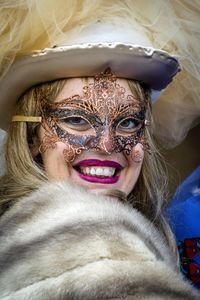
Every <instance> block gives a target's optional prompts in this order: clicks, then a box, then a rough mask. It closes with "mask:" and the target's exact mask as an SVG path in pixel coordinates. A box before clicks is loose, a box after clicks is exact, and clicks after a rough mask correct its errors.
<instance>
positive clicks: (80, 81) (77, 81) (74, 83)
mask: <svg viewBox="0 0 200 300" xmlns="http://www.w3.org/2000/svg"><path fill="white" fill-rule="evenodd" d="M105 80H106V79H105ZM93 83H94V77H88V78H70V79H67V80H66V83H65V85H64V87H63V89H62V90H61V91H60V93H59V94H58V96H57V97H56V102H59V101H62V100H63V99H66V98H69V97H71V96H74V95H79V96H83V87H84V86H86V85H88V84H93ZM116 84H117V85H120V87H123V88H124V89H125V95H133V96H136V95H134V94H133V92H132V91H131V89H130V87H129V84H128V82H127V80H126V79H122V78H117V80H116ZM123 101H124V100H123Z"/></svg>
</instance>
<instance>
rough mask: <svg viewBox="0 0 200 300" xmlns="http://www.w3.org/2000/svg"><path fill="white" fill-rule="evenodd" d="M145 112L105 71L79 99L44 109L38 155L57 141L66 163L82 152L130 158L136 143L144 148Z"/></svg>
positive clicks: (72, 97)
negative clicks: (63, 146) (124, 155)
mask: <svg viewBox="0 0 200 300" xmlns="http://www.w3.org/2000/svg"><path fill="white" fill-rule="evenodd" d="M145 111H146V104H145V103H144V102H142V101H141V100H138V99H136V98H135V97H134V96H133V95H127V93H126V90H125V88H124V87H122V86H120V85H119V83H118V82H117V78H116V77H115V76H114V75H113V74H112V72H111V70H110V69H107V70H106V71H105V72H103V73H100V74H99V75H97V76H95V77H94V81H93V82H91V83H88V84H86V85H85V86H83V93H82V95H73V96H71V97H69V98H66V99H63V100H61V101H59V102H54V103H50V104H46V105H44V107H43V108H42V112H41V113H42V120H43V123H42V124H43V127H44V128H45V132H46V133H45V137H44V139H43V141H42V144H41V151H45V150H46V149H47V148H55V147H56V143H57V142H58V141H60V142H63V143H64V144H65V146H66V148H65V150H64V152H63V153H64V157H65V160H66V162H67V163H68V162H72V161H73V160H74V159H75V157H76V155H78V154H80V153H81V152H82V151H83V150H88V151H104V152H105V153H107V154H111V153H113V152H122V151H124V152H125V153H126V154H127V155H129V154H130V153H131V151H132V149H133V147H134V146H135V145H136V144H137V143H141V144H143V145H144V144H145V139H144V128H145Z"/></svg>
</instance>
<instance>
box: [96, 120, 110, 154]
mask: <svg viewBox="0 0 200 300" xmlns="http://www.w3.org/2000/svg"><path fill="white" fill-rule="evenodd" d="M99 148H100V149H101V150H103V151H104V152H106V153H107V154H111V153H112V152H113V151H114V133H113V131H112V130H111V128H110V125H109V124H108V122H107V118H106V122H105V126H104V128H103V130H102V133H101V137H100V143H99Z"/></svg>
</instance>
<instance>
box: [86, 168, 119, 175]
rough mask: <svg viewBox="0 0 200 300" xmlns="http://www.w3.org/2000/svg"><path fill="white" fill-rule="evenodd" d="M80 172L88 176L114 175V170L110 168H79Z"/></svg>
mask: <svg viewBox="0 0 200 300" xmlns="http://www.w3.org/2000/svg"><path fill="white" fill-rule="evenodd" d="M80 170H81V172H82V173H83V174H87V175H90V176H104V177H112V176H113V175H114V173H115V168H111V167H101V168H99V167H81V168H80Z"/></svg>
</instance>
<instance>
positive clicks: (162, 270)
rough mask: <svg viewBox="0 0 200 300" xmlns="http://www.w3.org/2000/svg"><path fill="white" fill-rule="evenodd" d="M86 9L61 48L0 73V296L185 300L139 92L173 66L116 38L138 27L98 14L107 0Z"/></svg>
mask: <svg viewBox="0 0 200 300" xmlns="http://www.w3.org/2000/svg"><path fill="white" fill-rule="evenodd" d="M119 3H120V5H119ZM119 3H118V5H119V6H118V12H119V11H121V8H122V7H123V8H124V9H126V11H127V8H128V6H127V3H125V4H122V3H121V2H119ZM84 4H85V3H84V2H83V3H82V7H81V5H80V4H79V5H80V6H78V9H79V13H82V14H83V15H84V14H85V11H84V9H85V6H84ZM97 6H98V5H97ZM33 8H35V7H33ZM98 8H101V9H102V11H100V12H99V15H98V19H96V20H95V19H93V20H92V21H91V24H90V25H89V26H88V19H87V18H86V20H87V21H85V23H82V24H81V25H82V26H83V25H84V26H85V27H84V26H83V27H84V28H83V30H81V26H80V23H79V24H78V26H77V29H78V30H80V34H78V33H77V32H76V34H75V35H74V36H73V35H72V38H71V39H68V41H67V45H66V46H55V47H53V48H51V49H46V50H42V51H38V52H35V53H34V54H33V55H28V56H27V57H25V58H22V59H21V60H18V61H17V62H16V63H14V64H13V65H12V66H10V68H9V70H8V72H7V73H6V74H5V75H4V77H3V78H2V80H1V104H2V110H1V112H3V111H4V112H3V113H2V123H1V124H2V125H1V126H2V127H3V128H6V126H7V124H8V120H9V116H10V115H11V114H12V122H11V124H10V127H9V132H8V140H7V150H6V161H7V174H6V175H5V176H4V177H3V178H2V180H1V199H2V205H1V207H2V208H1V213H2V217H1V241H0V244H1V248H0V253H1V258H2V260H1V262H0V265H1V277H0V290H1V291H2V296H1V297H2V299H107V298H113V299H116V298H128V297H130V299H155V298H156V297H157V298H158V299H170V298H171V299H188V298H189V297H190V296H191V295H192V297H193V298H194V299H195V298H197V297H198V295H197V293H196V292H195V291H194V290H193V288H192V287H191V286H190V285H189V284H188V283H187V282H185V281H184V280H183V279H182V277H181V275H180V274H179V272H178V271H177V268H176V264H175V262H174V258H173V257H172V256H171V254H170V251H169V248H168V247H167V246H166V244H168V246H169V247H171V250H173V239H172V237H171V234H170V231H169V229H168V226H167V224H166V223H165V221H164V219H163V217H162V214H161V208H162V205H163V201H164V199H165V192H164V188H165V177H163V174H164V173H163V171H162V169H161V166H160V163H159V160H158V158H157V156H158V153H157V150H156V148H155V146H154V144H153V141H152V137H151V135H152V134H151V103H150V101H151V98H150V95H151V92H150V90H151V89H156V90H161V89H163V88H165V87H166V86H167V85H168V84H169V82H170V81H171V80H172V77H173V76H175V74H176V73H177V72H178V71H179V70H180V66H179V63H178V61H177V60H176V58H174V57H173V56H170V55H169V54H167V53H165V52H162V51H160V50H153V49H150V48H147V47H146V46H144V45H143V46H140V47H138V46H135V44H137V43H136V41H135V40H134V41H133V43H131V44H130V43H128V42H127V41H128V40H129V38H130V36H131V37H134V38H135V39H136V40H137V38H138V36H139V37H140V40H141V30H140V29H139V28H137V27H136V28H134V34H133V32H132V30H133V26H129V25H128V24H126V26H125V27H124V25H123V26H121V28H120V27H119V26H118V27H117V30H116V24H113V23H110V22H105V20H104V18H103V15H104V16H106V13H107V9H108V8H109V9H112V14H113V11H114V10H116V12H117V7H116V5H115V4H114V3H112V4H111V5H110V6H109V5H108V6H107V5H106V4H105V3H104V4H103V2H102V3H100V4H99V6H98ZM103 13H104V14H103ZM101 14H102V16H101ZM77 15H78V12H76V14H75V16H77ZM89 15H90V14H88V15H87V16H89ZM32 16H34V14H33V15H32ZM100 16H101V18H102V20H100V19H101V18H100ZM116 16H117V13H116ZM123 17H124V15H123V13H122V18H123ZM97 20H98V22H97ZM113 20H114V17H113V19H112V21H113ZM106 21H107V20H106ZM116 21H117V17H116ZM114 23H115V22H114ZM119 23H120V22H119ZM72 24H73V30H72V32H70V31H69V32H68V33H69V37H70V34H72V33H73V31H74V30H75V29H74V28H75V27H76V26H75V25H74V23H73V22H72ZM76 24H77V23H76ZM136 24H137V23H136ZM121 25H122V24H121ZM124 29H126V34H125V32H124ZM101 32H103V33H104V32H107V33H108V35H106V40H105V34H103V36H102V35H101V34H100V33H101ZM115 32H117V37H116V36H115V35H114V33H115ZM97 33H98V34H97ZM109 33H111V34H110V35H109ZM60 38H62V36H60ZM95 39H96V40H95ZM118 39H119V40H118ZM116 41H119V43H116ZM141 42H142V44H143V43H144V44H145V43H146V42H147V39H146V38H145V37H144V38H143V41H141ZM147 43H149V42H147ZM59 44H60V45H62V43H59ZM141 65H142V67H141ZM61 78H64V79H61ZM52 80H53V81H52ZM47 81H48V83H46V82H47ZM49 81H50V82H49ZM11 85H12V88H10V87H11ZM8 86H9V89H8ZM33 86H34V87H33ZM27 89H28V90H27ZM13 105H14V107H15V109H14V112H13ZM8 106H9V107H10V108H11V107H12V109H10V110H9V111H8ZM11 111H12V113H11ZM6 114H7V116H6ZM161 180H163V182H161ZM158 182H160V184H159V185H158ZM88 192H89V193H88ZM120 202H122V203H120ZM126 202H127V204H125V203H126ZM128 203H130V204H131V206H132V207H131V206H130V204H129V205H128ZM133 207H134V208H133ZM139 211H140V212H141V213H142V214H143V215H142V214H141V213H140V212H139ZM173 251H174V250H173Z"/></svg>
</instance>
